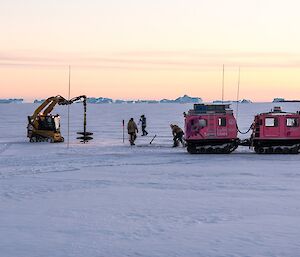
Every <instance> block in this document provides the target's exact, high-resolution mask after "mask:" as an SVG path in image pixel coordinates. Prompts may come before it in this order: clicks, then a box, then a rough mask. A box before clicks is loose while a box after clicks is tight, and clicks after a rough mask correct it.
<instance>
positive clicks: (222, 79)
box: [222, 64, 224, 103]
mask: <svg viewBox="0 0 300 257" xmlns="http://www.w3.org/2000/svg"><path fill="white" fill-rule="evenodd" d="M222 103H224V64H223V77H222Z"/></svg>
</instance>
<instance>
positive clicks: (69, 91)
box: [67, 65, 71, 148]
mask: <svg viewBox="0 0 300 257" xmlns="http://www.w3.org/2000/svg"><path fill="white" fill-rule="evenodd" d="M70 97H71V66H70V65H69V90H68V101H70ZM67 146H68V148H69V146H70V104H68V144H67Z"/></svg>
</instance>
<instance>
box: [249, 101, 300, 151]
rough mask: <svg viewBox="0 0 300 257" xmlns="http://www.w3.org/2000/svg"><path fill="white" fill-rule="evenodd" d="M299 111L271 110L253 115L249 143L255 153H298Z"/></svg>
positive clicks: (299, 143)
mask: <svg viewBox="0 0 300 257" xmlns="http://www.w3.org/2000/svg"><path fill="white" fill-rule="evenodd" d="M299 122H300V112H296V113H289V112H283V111H282V110H281V108H280V107H275V108H274V109H273V110H272V111H271V112H268V113H261V114H258V115H256V116H255V118H254V122H253V124H252V130H253V131H252V135H251V138H250V145H251V146H253V147H254V150H255V152H256V153H261V154H262V153H298V152H299V149H300V126H299Z"/></svg>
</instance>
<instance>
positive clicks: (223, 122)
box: [218, 118, 226, 127]
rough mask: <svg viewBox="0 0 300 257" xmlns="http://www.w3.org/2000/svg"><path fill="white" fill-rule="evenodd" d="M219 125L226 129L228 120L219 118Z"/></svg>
mask: <svg viewBox="0 0 300 257" xmlns="http://www.w3.org/2000/svg"><path fill="white" fill-rule="evenodd" d="M218 124H219V126H220V127H225V126H226V118H219V122H218Z"/></svg>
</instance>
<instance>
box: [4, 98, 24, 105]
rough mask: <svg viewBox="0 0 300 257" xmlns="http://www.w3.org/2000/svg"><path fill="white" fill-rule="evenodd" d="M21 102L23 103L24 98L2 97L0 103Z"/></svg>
mask: <svg viewBox="0 0 300 257" xmlns="http://www.w3.org/2000/svg"><path fill="white" fill-rule="evenodd" d="M12 103H13V104H20V103H23V99H22V98H9V99H0V104H12Z"/></svg>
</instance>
